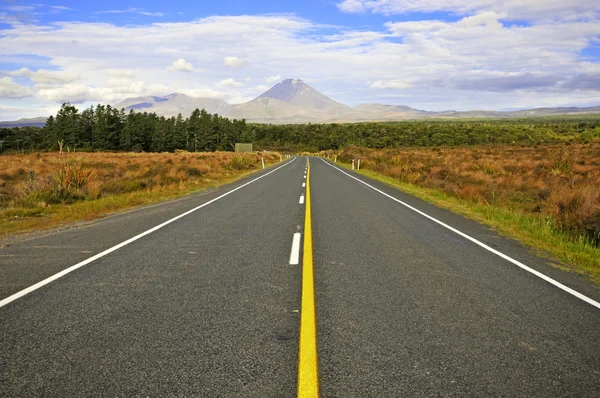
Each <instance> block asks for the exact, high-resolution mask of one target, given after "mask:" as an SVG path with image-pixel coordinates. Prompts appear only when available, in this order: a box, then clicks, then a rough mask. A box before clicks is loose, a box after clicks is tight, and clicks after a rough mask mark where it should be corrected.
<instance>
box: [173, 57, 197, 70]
mask: <svg viewBox="0 0 600 398" xmlns="http://www.w3.org/2000/svg"><path fill="white" fill-rule="evenodd" d="M167 69H168V70H171V71H179V72H193V71H194V67H193V66H192V64H190V63H189V62H187V61H186V60H185V59H183V58H179V59H178V60H176V61H173V63H172V64H171V66H169V67H167Z"/></svg>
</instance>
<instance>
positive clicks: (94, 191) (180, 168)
mask: <svg viewBox="0 0 600 398" xmlns="http://www.w3.org/2000/svg"><path fill="white" fill-rule="evenodd" d="M261 157H264V158H265V163H267V164H272V163H275V162H278V161H279V154H278V153H274V152H269V153H261V154H235V153H232V152H215V153H189V152H179V153H143V154H141V153H62V154H59V153H36V154H28V155H14V156H0V236H6V235H8V234H12V233H16V232H23V231H28V230H32V229H40V228H52V227H55V226H57V225H60V224H64V223H68V222H72V221H76V220H81V219H85V220H89V219H93V218H96V217H98V216H101V215H103V214H106V213H107V212H111V211H115V210H118V209H121V208H126V207H130V206H132V205H137V204H142V203H151V202H155V201H159V200H164V199H168V198H171V197H175V196H178V195H181V194H185V193H189V192H192V191H196V190H199V189H202V188H205V187H209V186H214V185H218V184H220V183H224V182H228V181H231V180H232V179H235V178H237V177H240V176H242V175H245V174H248V173H249V172H250V171H252V170H254V169H259V168H260V167H261Z"/></svg>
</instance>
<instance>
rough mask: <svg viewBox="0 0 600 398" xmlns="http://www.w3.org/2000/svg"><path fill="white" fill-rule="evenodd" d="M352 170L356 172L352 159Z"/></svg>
mask: <svg viewBox="0 0 600 398" xmlns="http://www.w3.org/2000/svg"><path fill="white" fill-rule="evenodd" d="M352 170H354V159H352Z"/></svg>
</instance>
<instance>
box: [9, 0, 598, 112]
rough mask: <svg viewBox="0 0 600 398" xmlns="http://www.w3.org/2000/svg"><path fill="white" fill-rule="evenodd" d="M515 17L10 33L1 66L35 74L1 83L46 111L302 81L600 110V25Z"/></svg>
mask: <svg viewBox="0 0 600 398" xmlns="http://www.w3.org/2000/svg"><path fill="white" fill-rule="evenodd" d="M550 3H552V4H554V2H548V4H550ZM365 4H367V3H365ZM415 4H417V3H415ZM419 4H420V3H419ZM424 4H433V3H429V2H428V1H425V3H424ZM436 4H439V3H436ZM464 4H466V2H465V3H464ZM478 4H483V2H479V3H478ZM511 4H513V3H511ZM514 4H516V3H514ZM536 4H538V3H537V0H536ZM578 4H579V3H578ZM423 7H424V6H423ZM368 10H369V11H373V10H372V7H371V8H369V9H368ZM457 10H458V9H457ZM455 12H456V13H458V11H455ZM510 12H512V11H510V10H508V9H502V8H501V7H498V8H494V9H483V8H482V9H481V10H480V9H477V11H473V12H470V11H468V10H467V11H465V12H464V14H463V18H462V19H461V20H460V21H457V22H446V21H436V20H429V21H427V20H424V21H408V22H389V23H387V24H385V25H384V26H382V27H381V28H380V29H375V30H351V29H348V28H343V29H342V28H331V29H329V30H328V32H333V33H331V34H326V35H324V34H323V31H322V30H319V29H318V28H319V25H317V24H314V23H312V22H310V21H307V20H305V19H301V18H298V17H294V16H290V15H268V16H264V15H263V16H237V17H219V16H214V17H209V18H203V19H199V20H194V21H190V22H167V23H154V24H147V25H142V24H139V25H121V26H117V25H112V24H109V23H91V22H58V23H55V24H53V25H50V26H47V25H35V24H23V23H16V22H14V23H13V22H9V24H11V26H10V27H8V28H6V27H5V28H0V58H2V59H3V60H5V59H9V60H10V61H11V62H10V63H12V64H14V63H17V64H18V65H22V66H23V67H24V68H21V69H18V70H15V71H4V72H0V78H1V77H3V76H5V77H13V78H15V79H14V80H15V81H13V82H12V83H14V84H19V83H22V82H21V80H19V79H16V77H21V78H22V77H26V78H29V79H30V80H31V81H32V82H34V83H37V84H36V85H35V86H33V87H31V88H29V90H31V95H34V96H35V101H36V103H37V104H39V106H51V105H54V104H56V103H60V102H61V101H64V100H69V101H71V102H75V101H79V102H81V101H94V102H108V103H114V102H116V101H119V100H122V99H123V98H126V97H131V96H143V95H164V94H169V93H172V92H183V93H185V94H189V95H193V96H199V97H212V98H221V99H224V100H227V101H228V102H237V101H243V100H245V99H248V98H252V97H253V96H255V95H257V94H259V93H260V92H262V91H265V90H266V89H268V86H267V85H271V84H273V83H275V82H278V81H280V80H282V79H284V78H301V79H303V80H304V81H306V82H307V83H309V84H311V85H313V86H314V87H315V88H316V89H318V90H320V91H322V92H324V93H325V94H326V95H330V96H332V97H333V98H334V99H336V100H338V101H342V102H345V103H349V104H351V105H353V104H357V103H360V102H384V103H395V104H403V103H404V104H407V105H411V106H414V107H420V108H424V109H445V108H455V109H469V108H488V109H490V108H496V109H499V108H500V109H501V108H506V107H512V108H515V107H519V106H526V107H528V106H551V105H567V104H574V105H576V104H588V103H590V104H591V103H594V102H596V103H600V83H599V82H600V78H599V77H598V76H600V64H599V63H598V62H597V61H593V58H592V59H590V58H583V56H582V55H581V52H582V50H584V49H586V48H587V47H588V46H590V45H591V44H592V43H594V41H595V40H597V39H598V37H600V23H599V21H598V20H592V21H588V20H558V19H554V20H552V21H543V20H536V21H535V23H532V24H530V25H527V26H521V25H519V24H511V23H507V22H506V18H505V17H504V15H505V14H510ZM390 19H393V18H390ZM198 43H202V49H201V51H199V50H198ZM15 54H22V55H20V56H18V57H16V56H15ZM232 54H235V56H232ZM228 58H229V59H230V64H231V65H229V66H232V67H233V66H235V65H238V66H243V63H244V62H245V60H254V59H260V60H261V62H251V63H249V64H248V65H247V66H246V67H245V68H243V69H230V68H227V67H224V63H225V60H226V59H228ZM173 60H176V61H175V62H174V63H173V64H172V65H170V67H169V68H165V64H168V63H169V62H171V61H173ZM192 64H193V65H196V66H197V65H202V73H173V72H172V70H181V69H183V70H188V71H189V70H194V71H196V72H198V69H195V68H194V67H193V65H192ZM173 68H176V69H173ZM177 68H179V69H177ZM34 69H35V71H33V70H34ZM50 69H57V70H50ZM247 78H250V79H251V80H245V79H247ZM228 79H231V80H232V81H233V82H235V83H241V82H243V83H244V85H236V84H230V83H226V82H228ZM366 81H370V82H371V83H369V84H365V83H364V82H366ZM149 82H152V83H149ZM215 82H219V83H217V84H215ZM250 82H252V83H253V84H251V83H250ZM259 83H262V84H261V85H260V86H258V87H257V85H258V84H259ZM3 84H5V85H9V83H6V82H5V83H3ZM263 84H264V86H263ZM25 88H26V89H27V87H25ZM25 101H30V100H28V99H15V100H11V104H10V105H13V103H14V105H15V106H19V105H20V104H21V103H22V102H25Z"/></svg>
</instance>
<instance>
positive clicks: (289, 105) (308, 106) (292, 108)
mask: <svg viewBox="0 0 600 398" xmlns="http://www.w3.org/2000/svg"><path fill="white" fill-rule="evenodd" d="M115 107H117V108H118V109H121V108H125V110H127V111H129V110H134V111H135V112H155V113H156V114H158V115H161V116H165V117H171V116H177V114H179V113H181V114H182V115H183V116H184V117H188V116H189V115H190V114H191V113H192V112H193V111H194V110H195V109H206V111H207V112H209V113H211V114H214V113H218V114H219V115H221V116H225V117H229V118H235V119H246V120H247V121H249V122H255V123H334V122H336V123H349V122H367V121H395V120H410V119H427V118H443V119H458V118H509V117H535V116H548V115H560V114H581V113H600V106H594V107H588V108H576V107H563V108H535V109H526V110H519V111H506V112H501V111H486V110H473V111H451V110H450V111H444V112H430V111H424V110H419V109H414V108H411V107H408V106H405V105H385V104H376V103H368V104H360V105H357V106H355V107H354V108H351V107H349V106H347V105H345V104H342V103H341V102H337V101H335V100H333V99H331V98H329V97H327V96H326V95H324V94H322V93H320V92H319V91H318V90H316V89H315V88H313V87H311V86H309V85H308V84H306V83H304V82H303V81H302V80H300V79H285V80H283V81H281V82H279V83H277V84H276V85H274V86H273V87H271V88H270V89H269V90H267V91H266V92H264V93H263V94H261V95H259V96H258V97H256V98H255V99H253V100H251V101H248V102H244V103H242V104H234V105H231V104H228V103H227V102H225V101H223V100H220V99H215V98H199V97H191V96H189V95H185V94H180V93H173V94H169V95H167V96H164V97H159V96H147V97H136V98H127V99H124V100H123V101H121V102H119V103H117V104H115ZM45 122H46V118H35V119H20V120H18V121H14V122H0V127H15V126H16V127H20V126H32V125H33V126H43V125H44V124H45Z"/></svg>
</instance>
